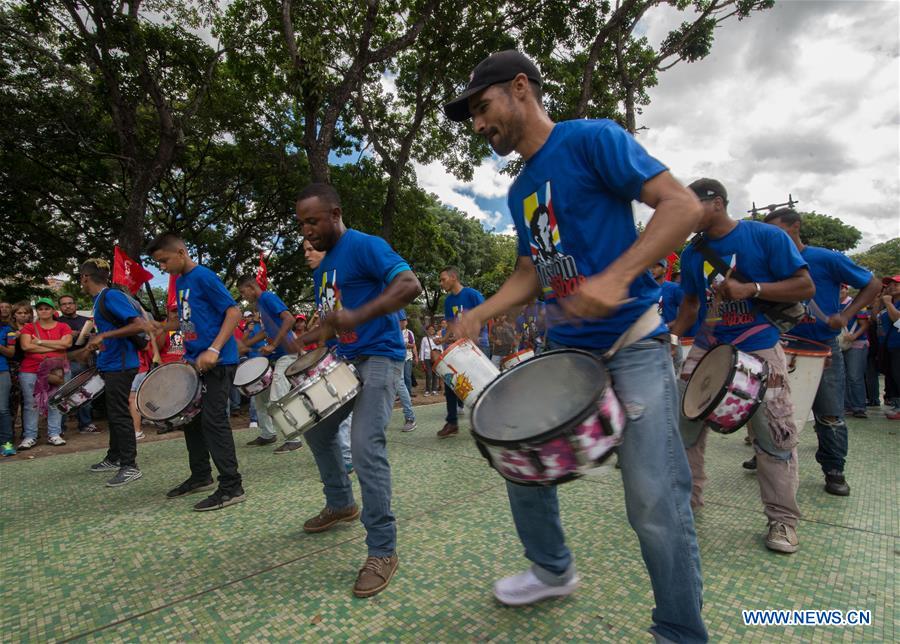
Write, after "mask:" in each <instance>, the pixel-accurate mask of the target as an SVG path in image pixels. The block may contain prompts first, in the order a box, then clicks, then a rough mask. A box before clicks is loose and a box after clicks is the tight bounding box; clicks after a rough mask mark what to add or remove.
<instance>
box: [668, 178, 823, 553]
mask: <svg viewBox="0 0 900 644" xmlns="http://www.w3.org/2000/svg"><path fill="white" fill-rule="evenodd" d="M688 187H689V188H690V189H691V190H693V191H694V193H696V195H697V197H698V198H699V199H700V203H701V204H703V217H702V219H701V220H700V225H699V226H698V228H697V230H698V231H699V232H702V233H703V236H704V239H705V241H706V243H707V246H708V248H709V249H710V251H711V252H712V253H713V254H714V255H716V256H718V257H719V258H720V259H721V260H722V264H721V266H722V267H724V266H729V267H730V268H729V269H727V270H726V271H725V274H724V275H723V274H721V272H720V271H719V270H716V269H715V268H714V266H713V264H712V263H711V262H710V261H708V260H707V259H706V258H705V257H704V256H703V254H702V253H701V252H700V251H699V250H698V249H697V247H696V246H695V244H693V243H692V244H689V245H688V246H687V248H685V249H684V252H683V253H682V254H681V287H682V288H683V289H684V299H683V300H682V303H681V306H680V307H679V309H678V317H677V318H676V320H675V322H674V323H673V324H672V333H674V334H675V335H681V333H683V332H684V331H685V330H686V329H688V328H689V327H690V326H691V325H693V324H694V321H695V320H696V319H697V312H698V310H699V308H700V298H701V297H702V298H703V299H705V300H706V302H707V306H706V311H707V314H706V320H705V321H704V323H703V326H702V327H701V329H700V331H699V332H698V333H697V335H696V336H695V337H694V345H693V347H691V351H690V353H688V355H687V357H686V358H685V361H684V366H683V367H682V370H681V378H682V380H683V381H684V382H686V381H687V380H689V379H690V376H691V374H692V373H693V371H694V368H695V367H696V366H697V363H698V362H699V361H700V359H701V358H702V357H703V356H704V355H705V354H706V353H707V351H709V350H710V349H711V348H712V347H714V346H716V345H718V344H731V345H733V346H734V347H735V348H737V349H738V350H740V351H743V352H745V353H752V354H753V355H755V356H757V357H758V358H760V359H762V360H764V361H765V362H766V363H768V365H769V380H768V390H767V392H766V395H765V401H764V402H763V404H762V405H760V407H759V409H757V411H756V413H755V414H754V415H753V417H752V418H751V419H750V429H751V433H752V434H753V437H754V440H753V445H754V448H755V450H756V459H757V481H758V482H759V494H760V498H761V499H762V503H763V508H764V512H765V514H766V517H767V518H768V521H769V524H768V525H769V530H768V534H767V535H766V541H765V543H766V547H767V548H769V549H770V550H774V551H776V552H784V553H792V552H796V550H797V548H798V547H799V540H798V538H797V521H798V519H799V517H800V508H799V507H798V506H797V488H798V486H799V484H800V478H799V472H798V469H797V440H798V435H799V428H798V427H796V426H795V424H794V419H793V416H794V405H793V403H792V402H791V398H790V388H789V386H788V381H787V364H786V361H785V357H784V351H783V350H782V348H781V344H779V342H778V338H779V331H778V328H776V327H775V326H774V325H772V323H771V322H769V320H768V318H766V317H765V315H764V314H763V312H762V310H761V309H760V307H759V305H758V304H757V302H756V300H758V299H759V300H768V301H770V302H798V301H800V300H805V299H807V298H810V297H812V295H813V293H814V292H815V287H814V286H813V282H812V279H811V278H810V276H809V271H808V270H807V264H806V262H805V261H804V259H803V258H802V257H801V256H800V253H798V252H797V248H796V247H795V246H794V244H793V242H791V239H790V237H788V236H787V235H786V234H784V233H783V232H782V231H780V230H778V229H777V228H775V227H774V226H767V225H766V224H763V223H761V222H758V221H734V220H733V219H731V217H729V216H728V211H727V206H728V193H727V192H726V191H725V187H724V186H723V185H722V184H721V183H720V182H719V181H716V180H715V179H699V180H697V181H695V182H694V183H692V184H691V185H690V186H688ZM732 272H735V273H737V274H739V275H740V276H741V277H743V278H744V279H746V280H748V281H738V280H737V279H735V278H734V277H732ZM681 386H682V387H684V384H682V385H681ZM707 432H708V429H707V427H706V426H705V425H704V423H703V422H702V421H689V420H687V419H686V418H684V417H682V419H681V433H682V436H683V438H684V442H685V446H686V447H687V454H688V461H689V462H690V464H691V474H692V478H693V493H692V495H691V505H692V506H693V507H694V508H695V509H696V508H698V507H700V506H702V505H703V486H704V484H705V483H706V473H705V471H704V453H705V449H706V435H707Z"/></svg>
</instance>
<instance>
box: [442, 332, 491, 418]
mask: <svg viewBox="0 0 900 644" xmlns="http://www.w3.org/2000/svg"><path fill="white" fill-rule="evenodd" d="M434 370H435V371H436V372H437V373H438V375H439V376H440V377H441V379H442V380H443V381H444V382H445V383H447V385H448V386H449V387H450V388H451V389H452V390H453V392H454V393H455V394H456V397H457V398H459V399H460V400H461V401H463V404H464V405H465V406H466V407H468V408H471V407H472V406H473V405H474V404H475V400H476V399H477V398H478V394H480V393H481V391H482V390H483V389H484V388H485V387H487V385H488V384H489V383H490V382H491V381H492V380H493V379H494V378H496V377H497V376H499V375H500V370H499V369H497V367H495V366H494V363H493V362H491V360H490V358H488V357H487V356H486V355H484V353H482V351H481V349H479V348H478V346H477V345H476V344H475V343H474V342H472V341H471V340H469V339H468V338H463V339H462V340H457V341H456V342H454V343H453V344H451V345H450V346H449V347H447V349H446V350H445V351H444V353H443V354H442V355H441V357H440V358H438V360H437V362H435V363H434Z"/></svg>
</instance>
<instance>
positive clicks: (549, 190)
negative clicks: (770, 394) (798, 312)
mask: <svg viewBox="0 0 900 644" xmlns="http://www.w3.org/2000/svg"><path fill="white" fill-rule="evenodd" d="M541 85H542V79H541V74H540V72H539V71H538V69H537V67H536V66H535V65H534V63H532V62H531V61H530V60H529V59H528V58H527V57H526V56H524V55H523V54H521V53H519V52H517V51H514V50H509V51H503V52H500V53H497V54H493V55H491V56H489V57H488V58H486V59H485V60H483V61H482V62H481V63H479V64H478V65H477V66H476V67H475V70H474V72H473V73H472V77H471V80H470V81H469V84H468V87H467V88H466V90H465V91H464V92H463V93H462V94H460V95H459V96H458V97H457V98H456V99H454V100H453V101H451V102H450V103H448V104H447V105H445V106H444V112H445V114H446V115H447V117H448V118H450V119H451V120H453V121H465V120H468V119H470V118H471V119H472V121H473V128H474V130H475V133H476V134H478V135H480V136H483V137H484V138H485V139H486V140H487V142H488V143H489V144H490V146H491V147H492V148H493V150H494V152H496V153H497V154H499V155H501V156H505V155H507V154H509V153H511V152H513V151H515V152H518V153H519V154H520V155H521V156H522V159H523V161H524V164H523V167H522V169H521V171H520V172H519V175H518V177H517V178H516V180H515V182H514V183H513V185H512V186H511V187H510V191H509V197H508V203H509V209H510V212H511V214H512V218H513V222H514V224H515V226H516V233H517V236H518V242H519V243H518V255H519V257H518V260H517V262H516V267H515V270H514V271H513V274H512V276H510V278H509V279H507V280H506V282H505V283H504V284H503V286H501V287H500V290H499V291H498V292H497V293H496V294H495V295H493V296H492V297H490V298H488V299H487V300H485V301H484V302H483V303H481V304H479V305H478V306H474V307H472V308H468V307H467V309H466V311H465V312H463V313H462V315H460V316H459V318H458V321H457V322H456V324H455V325H454V326H455V328H456V329H457V331H458V332H459V333H460V334H461V335H465V336H467V337H469V338H472V339H477V338H478V337H479V336H480V335H481V328H482V326H483V325H484V324H485V323H486V322H487V321H488V320H490V319H491V318H493V317H495V316H497V315H499V314H501V313H504V312H506V311H509V310H510V309H514V308H517V307H519V306H522V305H524V304H527V303H528V302H531V301H533V300H534V299H535V298H536V297H538V296H543V298H544V299H545V301H546V302H547V308H548V309H552V312H553V314H554V318H555V319H559V320H561V321H560V323H558V324H555V325H553V326H551V327H550V328H549V330H548V332H547V336H548V344H549V347H548V348H565V347H573V348H579V349H584V350H587V351H591V352H593V353H594V354H595V355H596V356H597V357H598V359H601V360H602V361H603V362H604V363H605V366H606V367H607V368H608V369H609V371H610V374H611V377H612V383H613V388H614V389H615V391H616V395H617V396H618V398H619V399H620V400H622V401H624V402H625V404H626V405H627V406H628V409H629V413H628V420H627V425H626V429H625V432H624V442H623V443H622V445H621V446H619V448H618V456H619V461H620V463H621V464H622V469H621V472H622V482H623V483H624V487H625V508H626V512H627V515H628V519H629V522H630V523H631V526H632V527H633V528H634V531H635V533H636V534H637V536H638V539H639V541H640V546H641V553H642V555H643V557H644V563H645V565H646V566H647V571H648V573H649V575H650V582H651V584H652V586H653V592H654V597H655V600H656V607H655V609H654V610H653V614H652V619H653V625H652V632H653V634H654V636H655V637H657V638H658V639H659V640H661V641H677V642H705V641H707V639H708V635H707V632H706V626H705V625H704V623H703V618H702V616H701V607H702V604H703V601H702V580H701V574H700V553H699V550H698V548H697V537H696V533H695V531H694V517H693V515H692V513H691V510H690V490H691V476H690V469H689V467H688V463H687V459H686V458H685V454H684V450H683V449H682V448H681V447H680V445H681V442H680V441H681V439H680V438H679V436H678V425H677V422H676V416H677V410H676V407H675V405H676V402H675V401H676V398H677V387H676V384H675V376H674V372H673V370H672V358H671V356H670V354H669V349H668V342H667V339H668V333H667V329H666V328H665V325H663V324H662V322H661V320H660V319H659V317H658V316H656V320H655V321H653V322H652V325H653V327H654V328H653V330H652V331H651V332H650V333H649V334H648V335H647V337H645V338H643V339H641V340H638V341H637V342H634V343H629V344H628V345H627V346H625V347H623V348H622V349H620V350H619V351H618V352H617V353H616V354H615V355H614V356H612V357H609V358H604V357H603V354H604V353H605V352H606V351H607V350H608V349H609V348H610V347H611V346H612V345H613V344H614V343H615V342H616V340H617V338H619V337H620V336H622V335H623V334H624V333H625V332H626V331H627V330H628V329H630V328H631V327H632V326H633V325H634V324H635V322H636V321H637V320H638V319H647V320H651V319H652V316H650V317H649V318H647V317H644V316H645V315H646V314H648V313H653V314H655V313H656V308H657V305H658V301H659V294H660V289H659V285H658V284H657V283H656V282H655V281H654V280H653V278H652V277H651V276H650V272H649V271H648V270H647V269H648V267H650V266H651V265H652V264H653V263H654V262H656V260H657V259H658V258H660V257H665V256H667V255H668V254H669V253H671V252H672V251H673V250H674V249H675V248H676V246H678V245H679V244H680V243H681V242H682V241H684V239H685V238H686V237H687V235H688V234H689V233H690V232H691V230H693V228H694V226H695V225H696V224H697V222H698V220H699V218H700V206H699V204H698V203H697V199H696V197H695V196H694V195H692V194H691V193H690V192H689V191H687V190H686V189H685V188H684V187H683V186H682V185H681V184H680V183H678V181H676V180H675V178H674V177H672V175H671V174H670V173H669V172H668V170H667V169H666V167H665V166H664V165H663V164H662V163H660V162H659V161H658V160H656V159H654V158H653V157H651V156H650V155H649V154H648V153H647V152H646V150H644V148H642V147H641V146H640V145H639V144H638V143H637V141H635V140H634V138H633V137H632V136H631V135H630V134H629V133H628V132H626V131H625V130H623V129H622V128H621V127H620V126H618V125H617V124H616V123H614V122H613V121H610V120H584V119H579V120H572V121H564V122H561V123H555V122H553V121H552V120H551V119H550V117H549V115H548V114H547V112H546V111H545V109H544V107H543V104H542V100H541ZM633 200H640V201H642V202H643V203H645V204H647V205H648V206H650V207H651V208H654V209H655V212H654V215H653V218H652V219H651V220H650V222H649V223H648V224H647V228H646V230H645V231H644V233H643V234H642V235H641V236H640V238H638V235H637V230H636V228H635V223H634V214H633V212H632V208H631V203H632V201H633ZM549 315H550V312H548V316H549ZM547 384H548V386H547V389H548V390H554V389H555V386H565V384H564V383H547ZM539 394H540V392H529V393H528V395H539ZM506 487H507V494H508V496H509V501H510V508H511V510H512V515H513V520H514V522H515V525H516V530H517V532H518V535H519V538H520V540H521V541H522V543H523V545H524V546H525V556H526V557H527V558H528V559H529V560H530V561H531V563H532V565H531V566H530V567H529V568H528V569H527V570H526V571H525V572H523V573H520V574H518V575H512V576H510V577H506V578H504V579H501V580H499V581H497V582H496V583H495V584H494V596H495V597H496V598H497V599H498V600H499V601H501V602H502V603H504V604H507V605H513V606H518V605H524V604H530V603H533V602H536V601H539V600H541V599H545V598H548V597H560V596H565V595H569V594H571V593H572V592H574V591H575V590H576V588H577V587H578V583H579V579H578V575H577V574H576V571H575V564H574V559H573V557H572V553H571V551H570V550H569V548H568V547H567V546H566V543H565V536H564V534H563V528H562V522H561V520H560V516H559V501H558V497H557V488H556V487H552V486H547V487H544V486H524V485H517V484H515V483H512V482H507V485H506ZM611 554H612V553H611Z"/></svg>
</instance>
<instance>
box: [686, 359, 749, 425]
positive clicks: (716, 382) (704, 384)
mask: <svg viewBox="0 0 900 644" xmlns="http://www.w3.org/2000/svg"><path fill="white" fill-rule="evenodd" d="M736 356H737V352H736V350H735V348H734V347H733V346H731V345H730V344H720V345H719V346H717V347H714V348H713V349H711V350H710V351H709V352H708V353H707V354H706V355H705V356H703V358H701V359H700V362H698V363H697V367H696V368H695V369H694V373H693V374H692V375H691V379H690V381H689V382H688V385H687V388H686V389H685V390H684V400H683V401H682V403H681V409H682V411H683V412H684V415H685V416H687V417H688V418H689V419H691V420H694V419H696V418H699V417H700V416H703V415H705V414H706V413H707V412H709V411H711V410H712V409H713V408H714V407H715V406H716V405H718V404H719V401H720V400H721V399H722V396H723V395H724V394H725V383H727V382H728V381H730V380H731V376H732V373H733V372H734V363H735V358H736Z"/></svg>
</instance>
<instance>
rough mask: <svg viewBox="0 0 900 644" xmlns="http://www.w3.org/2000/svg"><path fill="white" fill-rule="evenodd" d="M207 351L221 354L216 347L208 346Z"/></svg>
mask: <svg viewBox="0 0 900 644" xmlns="http://www.w3.org/2000/svg"><path fill="white" fill-rule="evenodd" d="M207 351H212V352H213V353H215V354H216V355H217V356H219V355H222V352H221V351H219V350H218V349H216V348H215V347H209V348H208V349H207Z"/></svg>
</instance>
